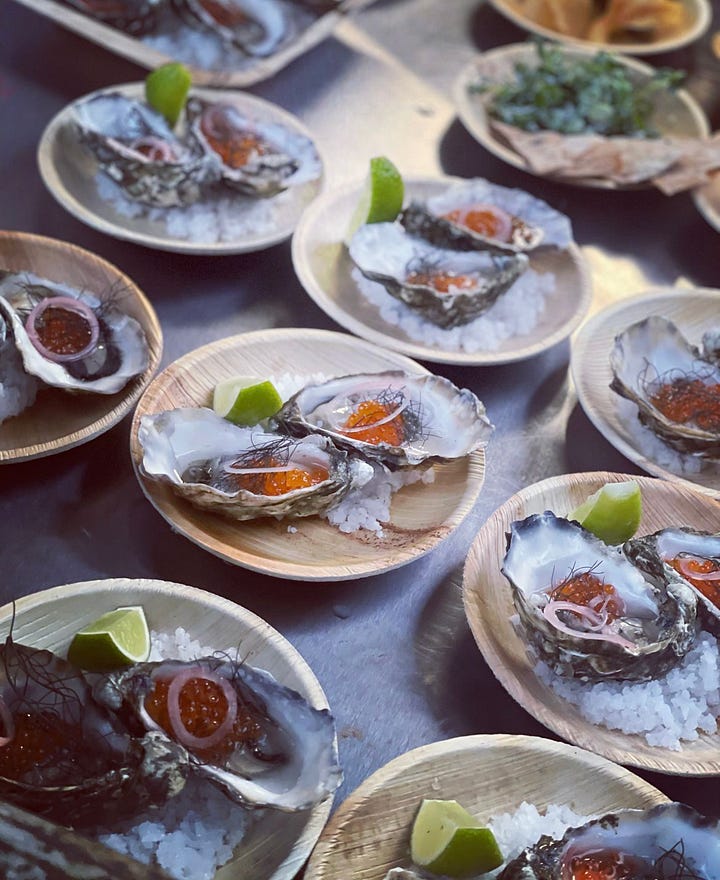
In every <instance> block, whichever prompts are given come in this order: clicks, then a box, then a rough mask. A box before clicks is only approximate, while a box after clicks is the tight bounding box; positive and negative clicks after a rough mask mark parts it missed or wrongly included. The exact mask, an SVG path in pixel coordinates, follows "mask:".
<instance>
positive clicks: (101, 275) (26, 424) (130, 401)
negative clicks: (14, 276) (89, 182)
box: [0, 232, 162, 463]
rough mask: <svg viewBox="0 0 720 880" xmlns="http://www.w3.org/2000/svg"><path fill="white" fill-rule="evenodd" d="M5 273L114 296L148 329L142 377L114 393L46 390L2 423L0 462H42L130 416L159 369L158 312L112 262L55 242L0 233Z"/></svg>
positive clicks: (1, 266)
mask: <svg viewBox="0 0 720 880" xmlns="http://www.w3.org/2000/svg"><path fill="white" fill-rule="evenodd" d="M0 269H4V270H8V271H12V272H33V273H34V274H36V275H39V276H40V277H41V278H48V279H49V280H51V281H57V282H62V283H65V284H69V285H71V286H72V287H76V288H78V289H81V290H82V289H85V290H88V291H90V292H92V293H93V294H95V295H96V296H97V297H98V298H99V299H103V298H109V297H112V299H113V301H114V302H117V304H118V306H119V307H120V308H122V310H123V311H125V312H127V314H128V315H130V316H131V317H133V318H135V320H136V321H138V322H139V323H140V325H141V326H142V328H143V330H144V331H145V336H146V337H147V341H148V346H149V349H150V352H149V356H150V362H149V364H148V367H147V369H146V370H145V372H144V373H143V374H142V375H140V376H136V377H135V378H134V379H132V380H131V381H130V382H128V384H127V385H126V386H125V387H124V388H123V389H122V390H121V391H118V392H117V393H116V394H110V395H107V394H68V393H66V392H63V391H59V390H57V389H55V388H49V387H46V388H43V389H42V390H41V391H39V392H38V396H37V399H36V400H35V403H34V404H33V405H32V406H31V407H29V408H28V409H26V410H24V411H23V412H21V413H20V414H19V415H17V416H14V417H13V418H11V419H8V420H6V421H4V422H3V423H2V424H1V425H0V463H6V462H16V461H25V460H27V459H31V458H41V457H43V456H45V455H54V454H55V453H57V452H62V451H63V450H65V449H70V448H72V447H73V446H79V445H80V444H81V443H87V441H88V440H92V439H93V437H97V436H98V435H99V434H103V433H104V432H105V431H107V430H109V429H110V428H112V427H113V425H116V424H117V423H118V422H119V421H120V420H121V419H122V418H123V417H124V416H126V415H127V414H128V413H129V412H130V410H131V409H132V407H133V406H134V405H135V402H136V401H137V399H138V398H139V397H140V395H141V394H142V392H143V390H144V389H145V387H146V386H147V384H148V383H149V382H150V379H151V378H152V377H153V375H154V373H155V371H156V370H157V368H158V364H159V363H160V356H161V355H162V333H161V330H160V324H159V323H158V320H157V317H156V316H155V311H154V309H153V307H152V306H151V305H150V303H149V302H148V301H147V299H146V298H145V296H144V295H143V293H142V291H141V290H140V288H139V287H138V286H137V285H136V284H134V283H133V282H132V281H131V280H130V279H129V278H128V277H127V275H124V274H123V273H122V272H120V270H119V269H117V268H115V266H113V265H112V264H111V263H108V262H106V261H105V260H102V259H101V258H100V257H97V256H95V254H92V253H90V252H89V251H86V250H83V249H82V248H79V247H76V246H75V245H72V244H67V243H66V242H63V241H56V240H55V239H52V238H44V237H42V236H39V235H29V234H28V233H25V232H0ZM118 291H121V293H120V294H118Z"/></svg>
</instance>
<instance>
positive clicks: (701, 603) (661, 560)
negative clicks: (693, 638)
mask: <svg viewBox="0 0 720 880" xmlns="http://www.w3.org/2000/svg"><path fill="white" fill-rule="evenodd" d="M623 549H624V551H625V553H626V555H627V556H628V558H629V559H631V560H632V562H633V564H634V565H637V566H638V567H639V568H641V569H642V570H643V571H647V572H649V573H651V574H652V575H655V576H658V577H662V576H663V574H664V573H665V572H666V571H667V567H668V566H669V567H670V570H671V572H672V573H673V574H674V575H677V576H679V577H681V578H682V579H683V580H684V581H685V583H686V584H687V585H688V587H689V588H690V589H691V590H692V591H693V593H694V594H695V596H696V597H697V600H698V612H699V615H700V617H701V619H702V621H703V623H704V624H705V626H706V628H707V629H708V630H710V631H711V632H712V633H714V634H715V635H716V636H720V535H713V534H711V533H710V532H699V531H696V530H695V529H690V528H671V529H662V530H661V531H659V532H655V533H654V534H652V535H644V536H643V537H641V538H632V539H631V540H630V541H628V542H627V543H626V544H625V546H624V548H623Z"/></svg>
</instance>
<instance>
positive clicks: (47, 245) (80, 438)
mask: <svg viewBox="0 0 720 880" xmlns="http://www.w3.org/2000/svg"><path fill="white" fill-rule="evenodd" d="M13 241H17V242H19V243H23V242H27V244H28V248H29V249H35V248H38V247H40V248H44V249H48V250H54V251H57V252H60V253H65V254H69V255H71V256H72V257H73V258H74V259H77V260H78V261H79V262H81V263H83V262H94V263H96V264H98V265H100V266H101V267H102V268H103V270H104V271H107V272H108V274H110V275H114V276H115V277H116V278H117V279H119V280H120V281H121V282H122V284H123V285H124V286H125V287H126V288H127V289H128V290H131V291H132V295H133V298H134V299H135V300H137V301H138V302H139V304H140V306H141V307H142V310H143V312H144V315H145V318H146V320H147V323H148V325H149V328H150V331H151V334H152V336H153V337H154V340H155V346H154V348H153V345H152V344H150V345H149V358H150V359H149V362H148V366H147V369H146V370H145V373H146V374H147V375H146V376H145V378H144V379H142V378H141V380H140V381H139V382H138V387H137V388H136V389H135V390H134V391H132V392H131V393H126V394H124V395H123V399H122V401H120V402H119V403H118V404H116V405H115V407H114V408H113V409H111V410H110V411H109V413H108V414H107V415H111V414H112V413H113V411H114V412H115V415H114V416H113V417H112V418H111V419H110V420H109V421H108V424H107V425H102V426H101V427H100V428H99V429H98V428H95V425H97V422H98V420H97V419H96V420H95V422H93V423H92V425H88V426H86V427H85V428H82V429H81V430H79V431H74V432H72V433H71V434H66V435H65V437H64V438H59V439H57V440H53V441H45V442H43V443H41V444H31V445H30V446H27V445H26V446H21V447H15V448H14V449H13V450H2V449H0V465H4V464H15V463H19V462H24V461H33V460H35V459H38V458H47V457H48V456H51V455H57V454H59V453H61V452H65V451H66V450H68V449H74V448H75V447H77V446H82V445H83V444H85V443H89V442H90V441H91V440H94V439H95V438H96V437H100V436H102V435H103V434H105V433H107V431H110V430H111V429H112V428H114V427H115V426H116V425H117V424H118V423H119V422H121V421H122V420H123V419H124V418H125V416H127V415H128V414H129V413H130V412H131V411H132V410H133V408H134V407H135V404H136V403H137V402H138V401H139V400H140V398H141V397H142V395H143V394H144V393H145V389H146V388H147V387H148V385H149V384H150V383H151V382H152V380H153V378H154V377H155V375H156V374H157V371H158V368H159V366H160V362H161V360H162V354H163V347H164V340H163V332H162V327H161V325H160V321H159V320H158V317H157V313H156V312H155V308H154V306H153V305H152V303H151V302H150V300H149V299H148V297H147V296H146V295H145V293H144V291H143V290H142V288H141V287H140V286H139V285H138V284H137V282H135V281H134V280H133V279H132V278H130V277H129V276H128V275H126V274H125V272H123V271H122V270H121V269H119V268H118V267H117V266H116V265H115V264H114V263H112V262H110V261H109V260H106V259H105V258H104V257H101V256H99V255H98V254H96V253H94V252H93V251H90V250H88V249H87V248H83V247H80V246H79V245H76V244H72V243H71V242H66V241H62V240H61V239H58V238H52V237H50V236H46V235H37V234H36V233H32V232H22V231H19V230H0V249H2V247H3V244H4V243H6V242H13ZM146 335H148V334H146ZM150 342H151V343H152V340H151V341H150ZM134 378H136V377H134ZM132 381H133V379H131V380H130V382H128V384H130V383H131V382H132ZM124 387H125V388H127V385H126V386H124ZM121 391H122V389H121ZM118 393H121V392H118ZM113 396H114V395H113ZM35 405H36V404H35V403H33V406H35ZM107 415H106V416H104V417H103V418H106V417H107ZM0 430H2V426H0ZM37 447H39V448H37Z"/></svg>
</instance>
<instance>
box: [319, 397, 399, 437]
mask: <svg viewBox="0 0 720 880" xmlns="http://www.w3.org/2000/svg"><path fill="white" fill-rule="evenodd" d="M363 402H364V401H363ZM409 403H410V401H409V400H408V399H407V398H406V399H405V400H403V402H402V403H401V404H399V406H396V407H395V409H394V410H393V411H392V412H391V413H389V414H388V415H386V416H384V417H383V418H382V419H378V420H377V421H376V422H369V423H365V424H362V425H356V426H355V427H354V428H345V427H343V426H342V424H341V423H340V422H335V423H334V424H333V423H331V425H330V427H331V428H332V429H333V431H339V432H342V433H343V434H359V433H361V432H362V431H369V430H371V429H372V428H379V427H380V426H381V425H386V424H387V423H388V422H392V420H393V419H396V418H397V417H398V416H399V415H400V413H402V412H403V410H405V409H407V407H408V405H409ZM333 415H335V413H333Z"/></svg>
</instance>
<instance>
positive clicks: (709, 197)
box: [692, 174, 720, 232]
mask: <svg viewBox="0 0 720 880" xmlns="http://www.w3.org/2000/svg"><path fill="white" fill-rule="evenodd" d="M692 197H693V201H694V202H695V207H696V208H697V209H698V211H700V213H701V214H702V216H703V217H704V218H705V220H707V222H708V223H709V224H710V225H711V226H712V228H713V229H715V230H716V231H717V232H720V174H713V175H712V176H711V177H710V180H709V181H708V182H707V183H706V184H705V185H704V186H701V187H698V189H695V190H693V193H692Z"/></svg>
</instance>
